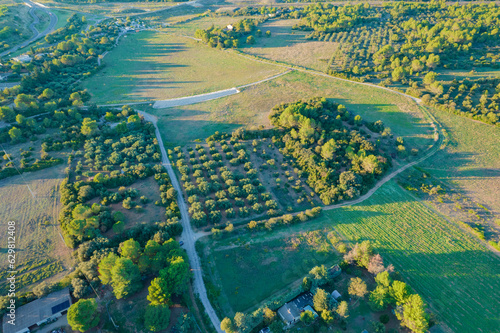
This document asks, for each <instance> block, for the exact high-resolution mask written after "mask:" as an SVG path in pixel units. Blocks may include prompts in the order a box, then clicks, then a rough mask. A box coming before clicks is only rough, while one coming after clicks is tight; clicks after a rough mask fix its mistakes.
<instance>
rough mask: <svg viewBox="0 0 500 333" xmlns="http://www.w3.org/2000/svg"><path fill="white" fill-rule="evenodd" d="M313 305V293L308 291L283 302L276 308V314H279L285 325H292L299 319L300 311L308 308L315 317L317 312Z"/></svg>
mask: <svg viewBox="0 0 500 333" xmlns="http://www.w3.org/2000/svg"><path fill="white" fill-rule="evenodd" d="M312 306H313V294H311V293H310V292H307V293H303V294H300V295H299V296H297V297H296V298H294V299H293V300H291V301H290V302H288V303H285V305H283V306H282V307H281V308H279V309H278V314H279V315H280V317H281V319H282V320H283V322H284V323H285V324H286V326H287V327H290V326H292V325H293V324H295V323H296V322H298V321H299V320H300V314H301V313H302V311H305V310H309V311H311V312H312V313H313V314H314V315H315V316H314V317H315V318H316V317H317V315H318V314H317V313H316V312H315V311H314V310H313V309H312Z"/></svg>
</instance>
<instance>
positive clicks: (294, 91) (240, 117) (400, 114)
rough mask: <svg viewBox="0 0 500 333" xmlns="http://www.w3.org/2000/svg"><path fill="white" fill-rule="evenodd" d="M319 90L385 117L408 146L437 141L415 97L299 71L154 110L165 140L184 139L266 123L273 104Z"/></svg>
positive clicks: (180, 141) (364, 113)
mask: <svg viewBox="0 0 500 333" xmlns="http://www.w3.org/2000/svg"><path fill="white" fill-rule="evenodd" d="M233 56H236V55H233ZM316 96H324V97H327V98H330V99H331V100H333V101H335V102H337V103H340V104H344V105H346V107H347V108H348V109H349V110H352V112H354V113H355V114H359V115H361V116H362V117H363V119H366V120H369V121H376V120H380V119H382V120H383V122H384V124H385V125H386V126H387V127H390V128H391V130H392V132H393V133H394V134H395V135H397V136H402V137H403V138H404V139H405V140H406V141H407V142H408V143H409V144H410V146H414V147H417V146H418V147H420V148H422V147H425V146H428V145H431V144H432V143H433V140H432V135H431V134H432V128H431V126H430V125H429V123H428V122H427V120H425V119H423V118H422V113H421V112H420V110H419V109H418V106H417V104H416V103H415V102H413V101H412V100H410V99H408V98H406V97H403V96H400V95H397V94H395V93H392V92H389V91H384V90H380V89H377V88H372V87H368V86H362V85H359V84H355V83H351V82H345V81H339V80H335V79H334V78H328V77H321V76H314V75H311V74H307V73H301V72H297V71H294V72H292V73H289V74H286V75H284V76H281V77H279V78H276V79H273V80H271V81H267V82H264V83H260V84H258V85H255V86H251V87H248V88H244V89H243V90H242V92H241V93H239V94H236V95H232V96H228V97H224V98H220V99H216V100H212V101H208V102H204V103H198V104H194V105H187V106H182V107H176V108H168V109H158V110H156V109H153V110H150V111H151V112H152V113H153V114H154V115H156V116H157V117H158V120H159V122H158V126H159V127H160V131H161V133H162V135H163V137H164V140H165V142H166V143H167V142H169V143H171V144H172V145H184V144H186V143H188V142H192V141H193V140H195V139H204V138H205V137H207V136H209V135H211V134H213V133H214V132H215V131H227V132H230V131H231V130H232V129H234V128H236V127H239V126H253V125H255V126H258V125H264V126H266V127H268V126H269V125H270V124H269V119H268V114H269V111H270V110H271V109H272V108H273V107H274V106H275V105H277V104H280V103H289V102H294V101H297V100H299V99H309V98H312V97H316Z"/></svg>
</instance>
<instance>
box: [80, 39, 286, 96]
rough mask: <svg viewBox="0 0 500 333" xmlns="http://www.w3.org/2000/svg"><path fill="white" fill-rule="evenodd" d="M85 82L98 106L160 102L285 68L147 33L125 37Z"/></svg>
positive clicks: (194, 42) (243, 81)
mask: <svg viewBox="0 0 500 333" xmlns="http://www.w3.org/2000/svg"><path fill="white" fill-rule="evenodd" d="M104 63H105V64H106V68H104V69H103V70H102V71H100V72H99V73H97V74H96V75H94V76H93V77H91V78H89V79H88V80H86V81H84V82H83V86H84V87H85V88H87V89H88V90H89V92H90V93H91V94H92V95H93V102H95V103H113V102H120V101H129V102H133V101H144V100H162V99H168V98H174V97H182V96H190V95H196V94H202V93H207V92H213V91H217V90H221V89H228V88H232V87H235V86H238V85H243V84H246V83H250V82H254V81H258V80H261V79H263V78H266V77H269V76H272V75H274V74H277V73H279V72H281V71H283V69H281V68H276V67H274V66H271V65H267V64H261V63H256V62H253V61H251V60H248V59H243V58H239V57H235V56H234V55H232V54H229V53H226V52H223V51H220V50H216V49H211V48H209V47H207V46H205V45H202V44H199V43H198V42H196V41H193V40H190V39H187V38H182V37H176V36H172V35H167V34H162V33H157V32H151V31H144V32H139V33H136V34H130V35H127V37H126V38H123V39H122V40H120V43H119V45H118V47H116V48H115V49H114V50H113V51H112V52H110V53H109V54H108V55H107V56H106V58H104Z"/></svg>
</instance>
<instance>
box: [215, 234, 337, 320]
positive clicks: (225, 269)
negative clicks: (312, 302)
mask: <svg viewBox="0 0 500 333" xmlns="http://www.w3.org/2000/svg"><path fill="white" fill-rule="evenodd" d="M242 244H243V245H242ZM211 248H213V249H215V250H213V251H211V252H210V254H209V256H208V258H210V259H208V260H209V262H208V265H209V266H210V265H215V268H216V270H212V271H213V272H216V273H215V274H217V273H218V274H217V275H214V276H217V277H216V279H217V280H218V281H217V282H218V283H217V284H219V283H220V286H222V293H221V300H226V299H227V301H228V302H229V304H227V303H225V302H224V301H222V302H220V304H221V305H222V310H223V311H224V312H226V313H229V314H234V312H237V311H248V310H249V309H250V308H257V307H258V305H259V304H260V303H261V302H262V301H263V300H265V299H266V298H268V297H270V296H272V295H273V294H274V293H276V292H278V291H280V290H282V289H284V288H286V287H288V286H289V285H290V284H292V283H294V282H296V281H297V280H301V279H302V278H303V277H304V276H305V275H306V274H307V273H308V272H309V271H310V270H311V269H312V268H313V267H314V266H317V265H322V264H325V265H327V266H328V265H329V266H331V265H334V264H336V263H338V259H339V258H338V256H337V254H336V252H335V250H334V249H333V246H332V245H331V243H330V242H329V240H328V239H327V238H326V236H325V235H324V233H323V232H320V231H318V232H304V233H297V234H291V235H287V236H286V237H283V238H275V239H272V238H268V239H266V237H262V238H259V239H258V240H255V239H253V241H252V237H250V236H249V235H247V236H246V237H245V236H244V237H242V238H239V239H238V240H237V241H236V242H235V240H234V238H231V239H229V240H222V241H220V242H215V243H214V244H211ZM228 305H229V306H228Z"/></svg>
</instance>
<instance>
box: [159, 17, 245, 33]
mask: <svg viewBox="0 0 500 333" xmlns="http://www.w3.org/2000/svg"><path fill="white" fill-rule="evenodd" d="M196 16H197V15H185V16H176V17H171V18H169V19H167V20H166V22H167V23H172V25H171V26H168V27H167V28H166V29H165V31H166V32H168V33H174V34H178V35H185V36H191V37H193V36H194V33H195V32H196V30H197V29H208V28H210V27H211V26H212V25H213V26H215V27H226V26H227V25H228V24H234V23H236V22H238V21H239V20H242V19H245V18H252V17H251V16H238V17H230V16H216V17H207V16H203V17H196ZM195 17H196V18H195ZM178 20H180V22H179V23H175V22H176V21H178ZM183 20H186V22H182V21H183Z"/></svg>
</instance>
